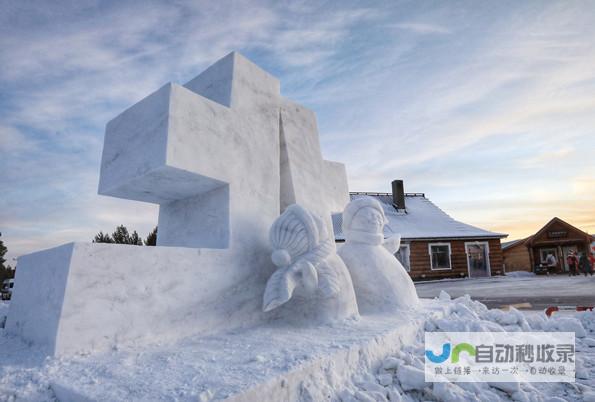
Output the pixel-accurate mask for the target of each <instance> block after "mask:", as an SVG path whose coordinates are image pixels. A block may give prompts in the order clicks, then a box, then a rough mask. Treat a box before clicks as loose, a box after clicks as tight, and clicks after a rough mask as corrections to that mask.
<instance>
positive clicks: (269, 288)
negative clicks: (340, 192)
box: [263, 204, 359, 324]
mask: <svg viewBox="0 0 595 402" xmlns="http://www.w3.org/2000/svg"><path fill="white" fill-rule="evenodd" d="M269 235H270V241H271V245H272V246H273V249H274V250H273V253H272V256H271V258H272V260H273V263H274V264H275V265H276V266H277V267H278V269H277V270H276V271H275V272H274V273H273V274H272V275H271V277H270V278H269V280H268V282H267V285H266V289H265V292H264V297H263V311H265V312H267V311H270V310H273V309H275V308H277V307H280V306H282V305H283V306H282V308H280V309H279V311H278V314H279V315H281V316H283V317H284V318H287V319H289V320H291V321H303V322H304V323H313V324H319V323H325V322H332V321H337V320H341V319H345V318H349V317H357V316H358V315H359V314H358V310H357V302H356V299H355V292H354V290H353V284H352V282H351V277H350V276H349V271H348V270H347V267H345V264H344V263H343V261H342V260H341V258H339V256H337V254H336V248H335V243H334V241H333V240H332V239H331V238H330V236H329V234H328V230H327V228H326V225H325V224H324V223H323V221H322V220H321V219H320V218H319V217H317V216H315V215H313V214H311V213H310V212H308V211H307V210H306V209H304V208H302V207H301V206H299V205H297V204H293V205H291V206H289V207H288V208H287V209H286V210H285V212H283V214H281V216H279V218H277V220H276V221H275V222H274V223H273V225H272V227H271V230H270V233H269Z"/></svg>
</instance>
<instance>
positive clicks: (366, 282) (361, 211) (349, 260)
mask: <svg viewBox="0 0 595 402" xmlns="http://www.w3.org/2000/svg"><path fill="white" fill-rule="evenodd" d="M386 223H387V221H386V217H385V215H384V211H383V209H382V206H381V205H380V203H379V202H378V201H377V200H375V199H374V198H371V197H362V198H358V199H355V200H353V201H351V202H350V203H349V204H348V205H347V207H346V208H345V210H344V211H343V233H344V234H345V245H343V247H341V248H340V249H339V255H340V256H341V258H342V259H343V261H344V262H345V265H347V268H348V269H349V272H350V274H351V278H352V280H353V286H354V288H355V294H356V297H357V304H358V307H359V310H360V311H361V313H362V314H365V313H377V312H388V311H395V310H398V309H404V308H411V307H416V306H418V305H419V299H418V297H417V292H416V291H415V287H414V286H413V281H412V280H411V277H410V276H409V274H407V271H405V268H403V266H402V265H401V263H400V262H399V261H398V260H397V259H396V258H395V256H394V255H393V254H394V253H395V252H396V251H397V250H398V249H399V245H400V236H399V237H397V238H391V239H388V240H387V241H385V240H384V236H383V228H384V225H385V224H386Z"/></svg>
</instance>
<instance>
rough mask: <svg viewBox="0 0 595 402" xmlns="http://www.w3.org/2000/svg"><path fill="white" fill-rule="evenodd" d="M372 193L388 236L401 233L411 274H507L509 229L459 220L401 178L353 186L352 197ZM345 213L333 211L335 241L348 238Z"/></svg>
mask: <svg viewBox="0 0 595 402" xmlns="http://www.w3.org/2000/svg"><path fill="white" fill-rule="evenodd" d="M364 196H368V197H373V198H375V199H376V200H378V201H379V202H380V204H381V205H382V208H383V210H384V213H385V215H386V218H387V220H388V223H387V224H386V225H385V227H384V237H385V238H389V237H392V236H394V235H401V247H400V249H399V251H398V252H397V253H396V254H395V257H396V258H397V259H398V260H399V261H400V262H401V264H402V265H403V267H405V269H406V270H407V272H409V275H410V276H411V278H412V279H413V280H430V279H442V278H464V277H471V278H477V277H489V276H492V275H503V274H504V270H503V259H502V247H501V244H500V240H501V239H502V238H505V237H506V236H507V235H506V234H503V233H495V232H490V231H488V230H484V229H480V228H477V227H475V226H471V225H468V224H466V223H463V222H459V221H457V220H455V219H453V218H452V217H450V216H449V215H448V214H446V213H445V212H444V211H442V210H441V209H440V208H438V207H437V206H436V205H434V204H433V203H432V202H431V201H430V200H429V199H428V198H427V197H426V196H425V194H423V193H405V192H404V185H403V181H402V180H394V181H393V182H392V193H371V192H353V193H350V198H351V199H352V200H353V199H356V198H358V197H364ZM342 223H343V220H342V215H341V214H334V215H333V228H334V231H335V241H336V242H337V243H338V244H337V246H338V247H340V244H341V243H343V242H344V241H345V237H344V235H343V230H342Z"/></svg>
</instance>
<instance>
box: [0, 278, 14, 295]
mask: <svg viewBox="0 0 595 402" xmlns="http://www.w3.org/2000/svg"><path fill="white" fill-rule="evenodd" d="M13 287H14V279H5V280H4V282H2V286H1V287H0V299H2V300H10V297H11V296H12V288H13Z"/></svg>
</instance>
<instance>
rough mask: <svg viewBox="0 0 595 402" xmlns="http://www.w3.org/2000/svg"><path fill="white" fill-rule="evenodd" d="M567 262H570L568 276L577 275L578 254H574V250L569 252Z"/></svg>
mask: <svg viewBox="0 0 595 402" xmlns="http://www.w3.org/2000/svg"><path fill="white" fill-rule="evenodd" d="M566 263H567V264H568V276H576V269H577V268H578V259H577V258H576V255H574V251H571V252H570V253H568V257H566Z"/></svg>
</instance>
